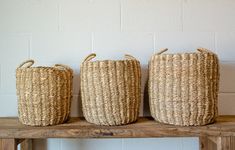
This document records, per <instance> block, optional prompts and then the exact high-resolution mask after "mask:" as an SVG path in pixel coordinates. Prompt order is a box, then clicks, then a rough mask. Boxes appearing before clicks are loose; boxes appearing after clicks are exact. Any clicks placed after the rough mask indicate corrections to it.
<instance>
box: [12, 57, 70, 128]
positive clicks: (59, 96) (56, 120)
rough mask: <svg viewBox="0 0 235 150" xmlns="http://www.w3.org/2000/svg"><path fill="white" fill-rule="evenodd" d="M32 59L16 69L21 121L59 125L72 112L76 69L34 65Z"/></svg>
mask: <svg viewBox="0 0 235 150" xmlns="http://www.w3.org/2000/svg"><path fill="white" fill-rule="evenodd" d="M33 64H34V61H33V60H28V61H26V62H23V63H22V64H21V65H20V66H19V67H18V68H17V69H16V88H17V96H18V112H19V120H20V122H21V123H23V124H26V125H31V126H47V125H56V124H60V123H63V122H65V121H66V120H67V119H68V117H69V114H70V105H71V98H72V78H73V71H72V70H71V69H70V68H69V67H67V66H64V65H60V64H56V65H55V66H54V67H31V66H32V65H33Z"/></svg>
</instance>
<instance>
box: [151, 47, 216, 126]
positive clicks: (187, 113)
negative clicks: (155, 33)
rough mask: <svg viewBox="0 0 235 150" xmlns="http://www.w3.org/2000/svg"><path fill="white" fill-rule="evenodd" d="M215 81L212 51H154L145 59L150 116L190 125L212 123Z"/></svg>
mask: <svg viewBox="0 0 235 150" xmlns="http://www.w3.org/2000/svg"><path fill="white" fill-rule="evenodd" d="M218 84H219V62H218V57H217V55H215V54H214V53H212V52H208V51H204V52H198V53H184V54H155V55H153V56H152V58H151V60H150V62H149V98H150V111H151V115H152V116H153V118H154V119H155V120H157V121H159V122H162V123H168V124H174V125H181V126H191V125H194V126H196V125H206V124H209V123H212V122H214V120H215V118H216V116H217V114H218V109H217V101H218V89H219V88H218Z"/></svg>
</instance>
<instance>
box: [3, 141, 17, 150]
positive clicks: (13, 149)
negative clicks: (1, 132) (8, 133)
mask: <svg viewBox="0 0 235 150" xmlns="http://www.w3.org/2000/svg"><path fill="white" fill-rule="evenodd" d="M0 143H1V144H0V150H17V141H16V139H1V142H0Z"/></svg>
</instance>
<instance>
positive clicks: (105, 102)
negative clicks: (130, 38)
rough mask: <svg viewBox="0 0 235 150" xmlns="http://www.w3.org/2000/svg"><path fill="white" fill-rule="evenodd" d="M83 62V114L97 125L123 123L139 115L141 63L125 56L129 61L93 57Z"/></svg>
mask: <svg viewBox="0 0 235 150" xmlns="http://www.w3.org/2000/svg"><path fill="white" fill-rule="evenodd" d="M95 56H96V55H95V54H91V55H89V56H88V57H87V58H86V59H85V61H84V62H83V63H82V65H81V94H82V108H83V114H84V116H85V118H86V120H87V121H88V122H91V123H94V124H97V125H123V124H128V123H131V122H134V121H136V120H137V118H138V114H139V105H140V82H141V81H140V63H139V61H137V60H136V59H135V58H134V57H132V56H130V55H126V58H127V59H126V60H117V61H112V60H104V61H93V62H91V61H90V60H91V59H92V58H94V57H95Z"/></svg>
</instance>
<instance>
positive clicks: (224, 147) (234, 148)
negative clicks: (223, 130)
mask: <svg viewBox="0 0 235 150" xmlns="http://www.w3.org/2000/svg"><path fill="white" fill-rule="evenodd" d="M217 150H235V137H218V138H217Z"/></svg>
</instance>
